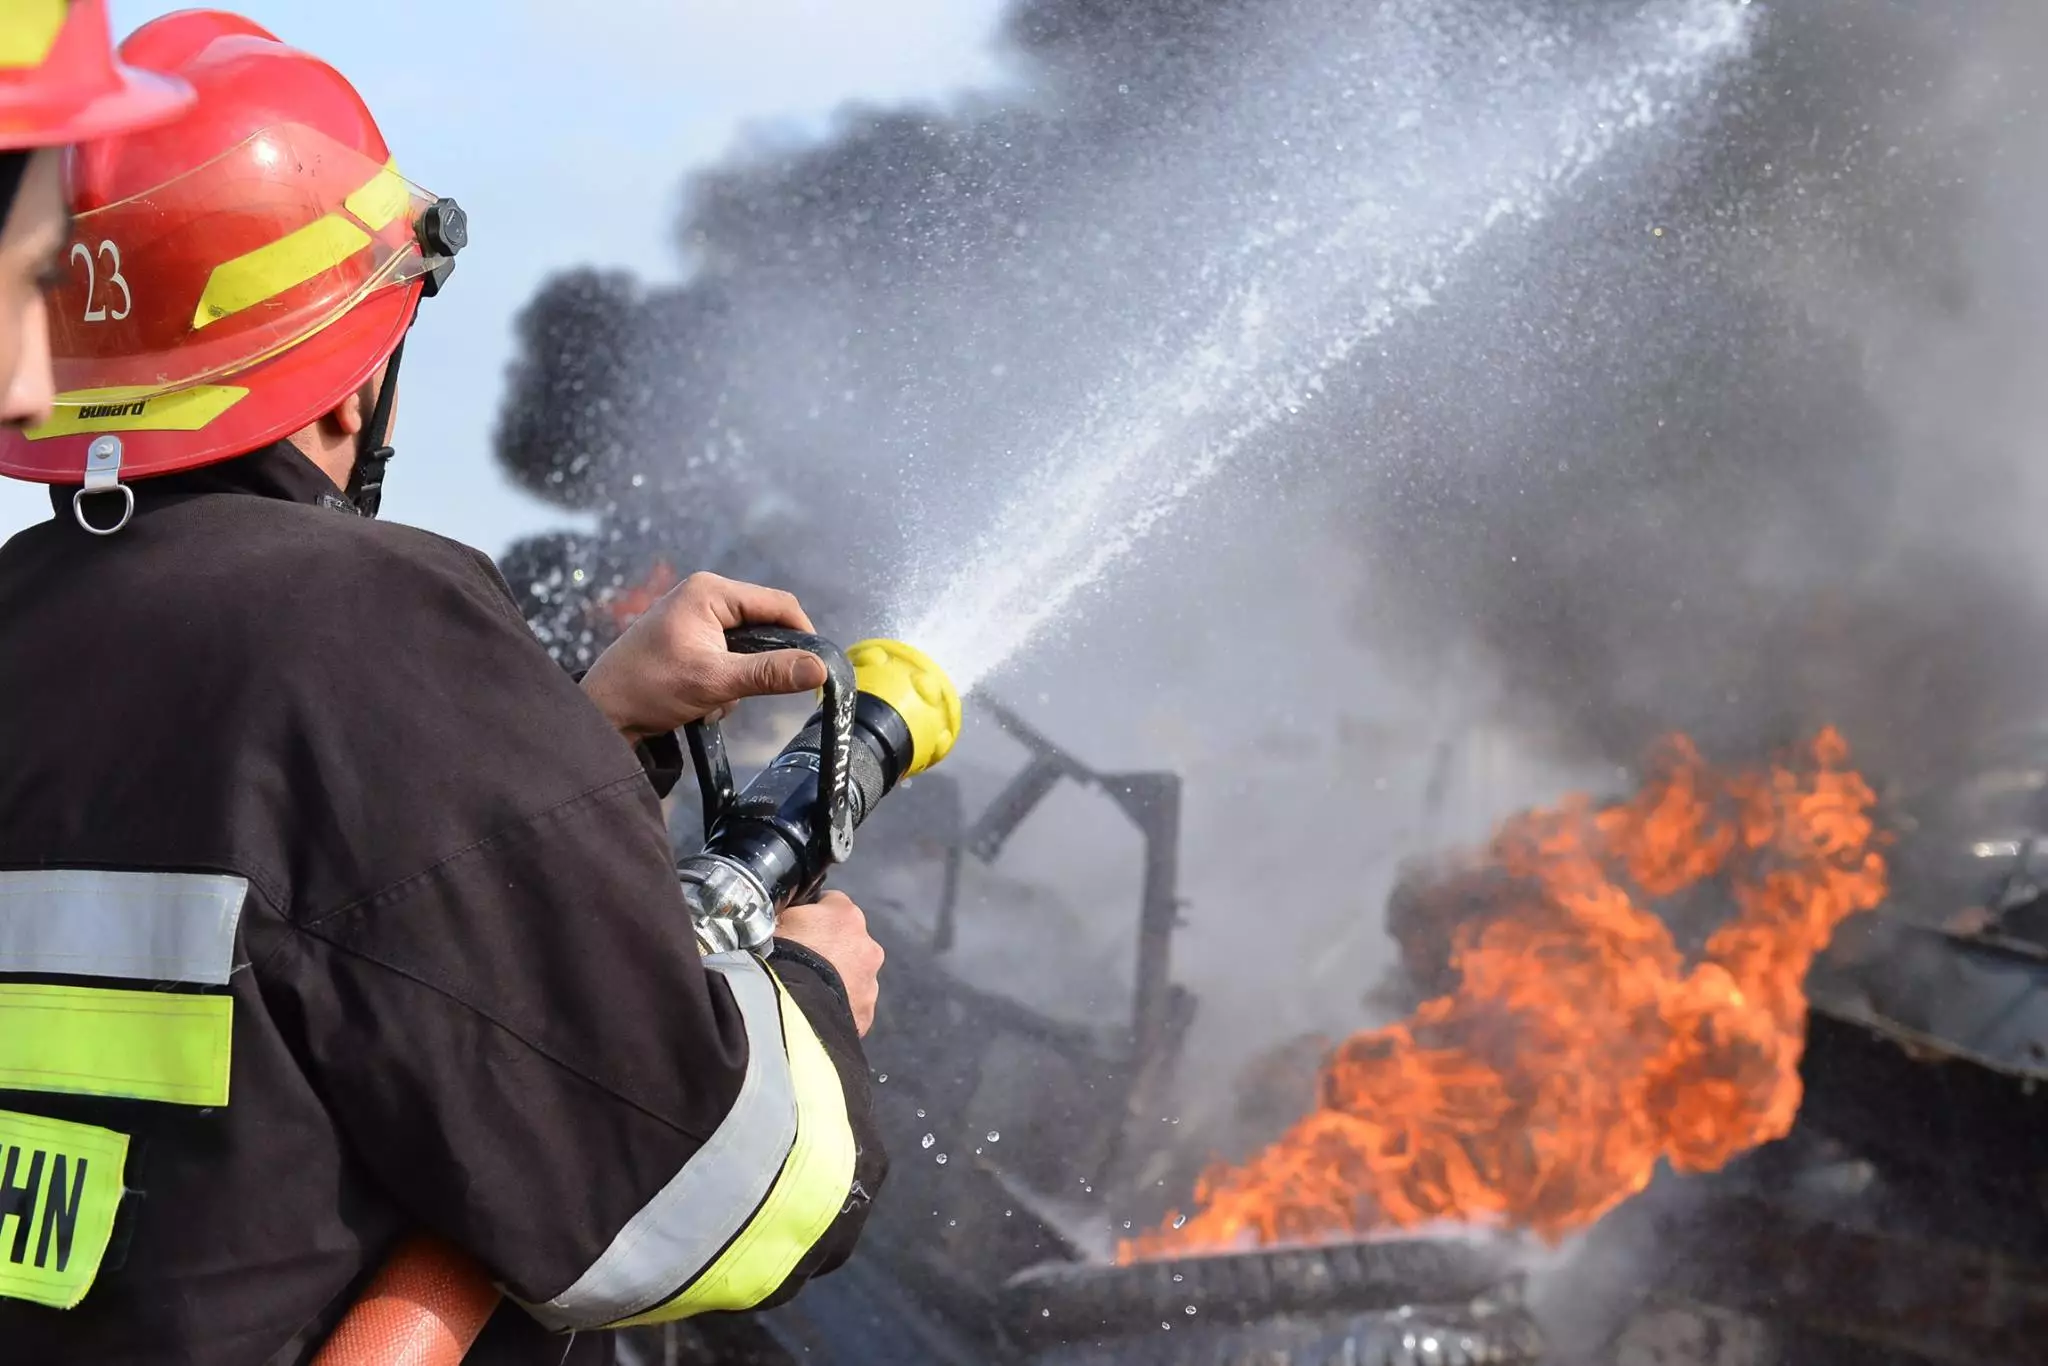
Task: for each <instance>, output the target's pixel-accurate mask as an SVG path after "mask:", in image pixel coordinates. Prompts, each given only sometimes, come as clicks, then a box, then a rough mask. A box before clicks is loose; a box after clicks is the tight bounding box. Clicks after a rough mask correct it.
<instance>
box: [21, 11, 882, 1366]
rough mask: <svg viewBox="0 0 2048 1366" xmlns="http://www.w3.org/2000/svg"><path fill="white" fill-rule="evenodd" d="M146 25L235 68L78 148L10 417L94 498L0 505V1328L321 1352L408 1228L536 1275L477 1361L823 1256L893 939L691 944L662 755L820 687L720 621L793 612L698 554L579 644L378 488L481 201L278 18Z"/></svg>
mask: <svg viewBox="0 0 2048 1366" xmlns="http://www.w3.org/2000/svg"><path fill="white" fill-rule="evenodd" d="M122 52H123V55H124V56H125V57H126V58H127V60H129V61H132V62H136V63H138V64H141V65H145V66H148V67H151V68H153V69H159V70H168V71H171V72H174V73H175V74H177V75H178V76H179V77H181V78H182V79H183V80H185V81H186V82H188V83H189V84H190V85H191V87H192V88H193V89H194V90H195V91H196V92H197V102H196V104H195V105H194V107H193V108H192V109H191V110H190V111H189V112H188V113H187V114H185V115H184V116H183V117H181V118H179V119H178V120H177V121H175V122H173V123H170V124H167V125H165V126H163V127H161V128H157V129H153V130H150V131H147V132H142V133H136V134H130V135H127V136H124V137H120V138H116V139H113V140H110V141H106V142H101V143H95V144H93V145H91V146H89V147H85V148H81V149H80V150H79V152H78V153H77V154H76V156H75V158H74V160H73V162H72V164H71V166H70V170H69V179H68V187H67V188H68V194H69V198H70V204H71V208H72V211H73V213H74V214H75V216H76V218H75V228H74V232H73V234H72V236H73V240H75V241H77V242H81V243H88V244H90V245H91V248H92V249H91V251H90V252H89V253H78V255H79V257H80V259H79V262H78V266H77V269H76V270H75V271H68V272H66V273H65V274H63V276H62V277H61V279H60V280H59V281H58V283H57V284H56V285H55V287H54V289H53V291H52V294H51V299H52V328H53V348H54V358H55V366H56V374H57V380H58V386H59V389H60V392H59V393H58V395H57V398H56V402H55V408H54V415H53V416H52V417H51V418H50V420H49V421H47V422H45V423H43V424H41V425H40V426H37V427H34V428H32V429H30V430H27V431H25V432H6V433H0V472H4V473H6V474H8V475H11V476H14V477H17V478H22V479H29V480H36V481H41V482H44V483H47V484H49V485H51V486H52V499H53V507H54V510H55V513H56V515H55V516H54V518H53V519H52V520H50V521H48V522H45V523H43V524H40V525H38V526H35V527H33V528H30V529H29V530H27V531H24V532H22V533H21V534H19V535H17V536H16V537H15V538H14V539H13V540H11V541H9V542H8V543H7V544H6V546H5V547H4V549H0V697H4V698H5V699H6V701H7V705H6V707H5V708H0V713H4V714H0V755H4V756H5V759H4V762H0V1358H4V1359H5V1360H7V1361H9V1362H14V1361H19V1362H23V1363H28V1362H37V1363H42V1362H51V1363H54V1362H93V1363H96V1364H97V1366H114V1364H115V1363H170V1362H179V1363H184V1362H205V1363H209V1366H236V1363H246V1364H247V1366H258V1364H259V1363H295V1362H301V1361H304V1360H306V1359H307V1358H308V1357H309V1356H310V1354H311V1353H312V1352H313V1351H314V1350H315V1349H316V1348H317V1346H318V1344H319V1343H320V1342H321V1340H322V1339H323V1338H324V1337H325V1336H326V1334H327V1333H328V1331H329V1329H330V1328H331V1326H332V1325H333V1324H334V1322H335V1321H336V1319H337V1318H338V1317H339V1316H340V1315H341V1314H342V1313H343V1312H344V1311H345V1310H346V1308H347V1307H348V1305H349V1303H350V1302H351V1300H352V1299H353V1298H354V1297H355V1295H356V1294H357V1293H358V1292H359V1291H360V1290H361V1288H362V1287H363V1284H364V1282H365V1280H366V1279H367V1277H368V1276H369V1275H370V1274H371V1273H372V1271H373V1270H374V1269H375V1267H376V1266H377V1265H378V1264H379V1263H380V1262H381V1261H382V1259H383V1258H384V1257H385V1256H386V1254H387V1253H388V1252H389V1251H390V1250H391V1249H392V1248H393V1247H394V1245H396V1244H397V1243H398V1242H399V1241H400V1240H401V1239H402V1238H404V1237H405V1236H407V1235H408V1234H410V1233H411V1232H413V1231H418V1230H425V1231H429V1232H432V1233H434V1234H437V1235H440V1236H441V1237H443V1238H445V1239H446V1240H448V1241H450V1242H452V1243H454V1244H456V1245H458V1246H459V1247H461V1248H463V1249H465V1250H466V1251H467V1252H469V1253H470V1254H472V1255H473V1256H474V1257H475V1258H476V1259H477V1260H478V1261H479V1262H481V1263H482V1264H483V1266H484V1267H485V1268H486V1269H487V1270H488V1271H489V1273H490V1275H491V1276H492V1278H493V1279H494V1280H495V1281H496V1282H497V1283H498V1284H500V1285H501V1286H503V1287H504V1289H505V1290H506V1292H507V1294H508V1296H509V1305H508V1307H507V1308H506V1309H503V1310H501V1312H500V1313H499V1315H498V1316H497V1319H496V1320H494V1322H493V1323H492V1325H491V1326H490V1328H489V1329H487V1330H486V1334H485V1337H484V1339H483V1340H482V1342H480V1344H479V1346H478V1348H477V1350H476V1351H475V1353H474V1354H473V1359H474V1360H476V1361H480V1362H486V1363H490V1362H529V1361H530V1362H535V1363H540V1362H546V1363H549V1366H555V1364H556V1363H561V1362H576V1363H581V1362H598V1361H606V1360H609V1359H611V1348H610V1338H611V1335H610V1334H609V1333H603V1332H597V1331H595V1330H599V1329H604V1328H608V1327H613V1326H617V1325H620V1324H623V1323H627V1322H633V1323H641V1322H659V1321H662V1320H665V1319H671V1318H678V1317H682V1316H687V1315H692V1314H697V1313H702V1312H705V1311H708V1310H744V1309H749V1308H753V1307H756V1306H760V1305H765V1304H770V1303H773V1302H775V1301H777V1300H779V1299H781V1298H782V1297H785V1296H787V1295H789V1294H791V1293H794V1291H795V1289H796V1288H797V1287H798V1286H799V1285H800V1284H801V1283H802V1282H803V1281H804V1280H805V1279H806V1278H808V1277H810V1276H812V1275H815V1274H817V1273H819V1272H821V1271H825V1270H828V1269H830V1268H832V1267H833V1266H835V1265H836V1264H837V1263H839V1262H840V1261H841V1260H843V1259H844V1258H845V1257H846V1255H847V1254H848V1252H849V1250H850V1248H851V1245H852V1243H853V1240H854V1238H855V1237H856V1235H857V1233H858V1230H859V1226H860V1225H861V1223H862V1221H863V1219H864V1217H865V1213H866V1210H867V1206H868V1200H869V1197H870V1196H871V1195H872V1194H873V1193H874V1191H875V1190H876V1188H877V1186H878V1184H879V1182H880V1181H881V1179H882V1175H883V1171H884V1165H885V1164H884V1159H883V1155H882V1152H881V1148H880V1146H879V1144H878V1142H877V1140H876V1136H875V1132H874V1127H873V1121H872V1118H871V1115H870V1105H869V1095H868V1090H867V1069H866V1064H865V1062H864V1060H863V1058H862V1055H861V1045H860V1041H859V1035H860V1033H861V1032H863V1031H864V1029H865V1026H866V1023H867V1021H868V1020H869V1019H870V1018H871V1016H872V1011H873V1008H874V1001H875V978H876V973H877V970H878V967H879V964H880V959H881V951H880V949H879V948H877V947H876V946H875V945H874V943H873V941H872V940H871V939H869V938H868V936H867V934H866V931H865V928H864V925H863V922H862V920H861V917H860V913H859V911H858V909H857V908H856V907H854V906H853V904H852V903H851V902H849V901H847V900H845V899H844V898H843V897H833V898H828V899H827V900H826V901H824V902H822V903H821V904H819V905H816V906H811V907H804V908H799V909H797V910H796V911H793V912H791V913H790V915H788V916H787V917H785V919H784V922H783V927H782V930H783V937H782V938H780V939H778V940H777V941H776V942H775V944H774V946H773V951H772V953H770V954H769V955H767V956H766V957H756V956H752V955H746V954H736V955H720V956H714V957H711V958H708V959H705V958H700V956H699V953H698V950H697V948H696V944H695V941H694V938H693V935H692V931H691V927H690V925H689V924H688V922H687V918H686V916H685V914H684V912H683V909H682V902H681V899H680V896H679V893H678V889H677V886H676V880H675V876H674V872H673V869H672V866H671V860H670V851H669V845H668V841H667V836H666V832H665V830H664V828H663V825H662V821H661V817H660V812H659V808H658V804H657V792H656V787H655V785H654V784H653V783H651V782H650V780H649V774H650V771H651V770H654V769H659V768H662V767H663V766H665V765H673V764H675V763H676V762H677V759H676V755H675V753H674V747H673V736H672V735H670V734H669V733H670V732H671V731H672V730H673V728H674V727H675V726H677V725H678V724H680V723H682V722H685V721H688V720H691V719H693V718H695V717H698V716H702V715H705V714H707V713H710V712H714V711H717V710H719V709H722V708H724V707H727V706H729V705H731V704H732V703H733V702H734V701H736V700H737V699H739V698H741V697H743V696H746V695H750V694H757V693H762V692H776V691H780V692H791V691H798V690H802V689H806V688H810V687H815V686H817V685H818V684H820V683H822V681H823V670H822V666H820V665H819V664H818V662H817V661H816V660H814V659H811V658H810V657H809V656H806V655H800V654H788V653H783V654H774V655H763V656H760V657H758V658H741V657H738V656H732V655H728V654H726V653H724V640H723V635H722V628H724V627H726V626H729V625H733V624H737V623H740V622H748V621H751V622H771V623H778V624H782V625H789V626H796V627H799V628H803V627H806V626H807V623H806V621H805V619H804V616H803V613H802V612H801V610H800V609H799V608H798V607H797V605H796V604H795V602H794V600H793V599H789V598H787V597H785V596H783V595H779V594H775V593H771V592H769V591H767V590H764V589H757V588H750V587H747V586H744V585H738V584H731V583H726V582H724V581H722V580H717V579H712V578H709V577H706V576H698V577H695V578H692V579H689V580H686V581H685V582H684V583H683V584H682V585H681V586H680V587H678V588H677V589H676V590H674V591H673V592H672V593H670V594H669V595H668V596H667V597H665V598H664V599H662V601H661V602H660V603H659V604H658V605H657V606H656V607H655V608H654V609H653V610H652V611H651V612H650V613H649V614H648V616H646V617H645V618H643V619H642V620H641V621H640V622H639V623H637V624H636V625H635V626H634V627H633V628H632V629H630V630H629V631H628V632H627V633H626V634H625V636H624V637H622V638H621V640H620V641H619V642H618V643H617V644H616V645H615V646H613V648H612V649H611V650H610V651H609V652H607V653H606V654H605V655H604V656H603V657H602V658H600V660H599V661H598V662H597V664H596V666H595V667H594V668H593V669H592V670H591V672H590V674H589V676H588V677H587V678H586V679H585V680H583V686H581V687H579V686H578V684H577V682H576V681H574V680H572V679H571V678H570V677H569V676H568V675H567V674H565V673H563V672H562V671H561V670H560V669H558V668H557V667H556V666H555V665H554V664H553V663H552V662H551V661H550V659H549V658H548V656H547V654H546V653H545V652H544V651H543V650H542V648H541V647H540V645H539V644H538V643H537V642H536V641H535V640H534V639H533V637H532V635H531V633H530V632H529V631H528V630H527V628H526V626H525V624H524V622H523V621H522V620H521V618H520V615H519V613H518V611H517V610H516V608H515V606H514V604H513V601H512V598H511V596H510V594H509V593H508V591H507V589H506V586H505V584H504V582H503V581H502V580H501V579H500V578H499V577H498V576H497V574H496V571H495V570H494V569H493V568H492V566H491V564H490V562H489V560H488V559H487V558H486V557H485V556H483V555H482V554H480V553H479V552H477V551H474V550H471V549H468V548H467V547H464V546H461V545H457V544H455V543H453V542H451V541H447V540H443V539H441V538H439V537H436V536H432V535H429V534H426V533H424V532H420V531H417V530H413V529H410V528H406V527H401V526H396V525H392V524H389V523H385V522H380V521H377V520H375V519H374V516H373V514H374V513H375V511H376V507H377V501H378V491H379V488H380V486H381V483H382V478H383V469H384V464H385V462H386V461H387V460H388V459H389V458H390V455H391V451H390V448H389V447H388V446H387V445H386V444H385V438H386V434H387V432H388V430H389V424H390V421H391V415H392V408H393V398H394V394H395V390H396V373H397V370H398V368H399V355H400V350H401V344H402V342H403V340H404V338H405V336H406V334H407V332H408V329H409V328H410V327H411V326H412V324H413V321H414V314H415V310H416V309H417V308H419V307H420V305H421V301H422V299H423V298H426V297H428V296H431V295H433V294H434V293H435V292H437V291H438V290H439V289H440V287H441V286H442V285H443V284H444V283H445V282H446V281H447V279H448V273H449V270H450V268H451V267H452V265H453V263H454V257H455V254H456V252H457V251H458V250H459V249H460V248H461V247H462V245H463V243H464V241H465V240H466V229H465V225H464V222H463V220H462V217H461V215H460V211H459V210H458V209H457V207H456V206H455V205H454V204H453V202H452V201H449V200H445V199H438V198H436V197H435V196H433V195H431V194H429V193H427V192H426V191H424V190H422V189H420V188H419V187H418V186H416V185H414V184H412V183H411V182H409V181H407V180H406V179H404V178H403V176H402V174H401V172H402V169H403V167H402V164H401V163H398V162H395V161H394V160H393V158H392V156H391V153H390V150H389V149H388V148H387V147H386V145H385V142H384V139H383V137H382V135H381V134H380V133H379V132H378V129H377V125H376V123H375V121H374V120H373V119H372V117H371V116H370V114H369V112H368V110H367V109H366V108H365V106H364V104H363V102H362V100H361V98H360V97H359V96H358V94H357V93H356V91H355V90H354V89H353V88H351V86H350V85H349V84H348V82H347V81H346V80H344V79H343V77H342V76H341V75H339V74H338V73H337V72H336V71H335V70H334V69H333V68H331V67H329V66H328V65H326V64H325V63H323V62H321V61H320V60H318V59H317V58H315V57H313V56H310V55H308V54H306V53H304V52H301V51H296V50H294V49H293V48H291V47H289V46H287V45H286V44H284V43H282V42H280V41H279V40H277V39H276V38H274V37H273V36H272V35H271V34H269V33H268V32H266V31H264V30H263V29H261V28H259V27H257V26H256V25H254V24H252V23H249V22H247V21H246V20H243V19H239V18H236V17H234V16H231V15H226V14H221V13H217V12H202V11H192V12H185V13H182V14H177V15H172V16H168V17H166V18H163V19H160V20H157V21H155V22H154V23H152V24H150V25H147V26H145V27H144V28H143V29H141V30H140V31H138V32H137V33H136V34H135V36H134V37H133V38H131V39H130V40H129V41H128V43H126V44H124V45H123V48H122ZM532 211H533V212H534V213H537V214H546V213H559V214H565V215H566V214H574V213H578V212H585V211H588V210H587V208H578V207H577V206H574V205H565V204H558V203H556V202H554V201H553V200H551V199H550V198H548V197H547V196H546V195H544V194H540V193H536V195H535V197H534V199H533V208H532ZM87 256H89V257H90V266H91V269H87V264H88V262H87V260H86V258H87ZM429 311H431V307H430V306H429ZM664 738H666V741H667V745H666V746H665V752H664V753H661V754H655V753H654V752H653V751H654V744H653V743H652V742H656V741H660V740H663V739H664ZM633 740H641V741H648V742H650V743H648V744H646V745H643V747H642V748H643V751H645V752H644V753H643V754H642V756H641V757H639V758H636V754H635V749H634V747H633V745H632V743H631V741H633ZM563 1334H567V1335H570V1336H569V1337H568V1339H567V1341H566V1342H565V1341H564V1339H563V1337H562V1336H561V1335H563Z"/></svg>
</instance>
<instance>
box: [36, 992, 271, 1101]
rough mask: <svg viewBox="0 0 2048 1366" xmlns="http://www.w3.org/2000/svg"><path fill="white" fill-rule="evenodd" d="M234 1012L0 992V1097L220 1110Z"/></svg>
mask: <svg viewBox="0 0 2048 1366" xmlns="http://www.w3.org/2000/svg"><path fill="white" fill-rule="evenodd" d="M234 1011H235V1002H234V998H233V997H230V996H181V995H174V994H172V993H169V992H162V991H115V990H111V989H108V988H104V987H45V986H13V985H5V986H0V1090H16V1091H61V1092H64V1093H66V1094H69V1095H79V1096H117V1097H120V1098H121V1099H123V1100H161V1101H168V1102H170V1103H172V1104H174V1105H209V1106H212V1105H225V1104H227V1103H228V1060H229V1050H230V1047H231V1045H232V1042H233V1033H234V1019H235V1014H234Z"/></svg>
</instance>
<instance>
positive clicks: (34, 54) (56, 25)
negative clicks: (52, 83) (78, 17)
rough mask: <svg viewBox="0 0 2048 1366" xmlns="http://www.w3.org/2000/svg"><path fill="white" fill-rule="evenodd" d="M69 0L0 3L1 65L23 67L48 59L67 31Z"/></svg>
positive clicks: (33, 65)
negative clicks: (65, 25) (59, 36)
mask: <svg viewBox="0 0 2048 1366" xmlns="http://www.w3.org/2000/svg"><path fill="white" fill-rule="evenodd" d="M70 9H71V4H70V0H4V3H0V67H5V68H8V69H10V70H20V69H22V68H24V67H38V66H41V65H42V64H43V63H44V62H45V61H47V60H48V59H49V56H50V49H51V48H53V47H55V46H56V45H57V35H58V34H60V33H62V32H63V31H64V20H65V18H66V16H67V15H68V14H69V12H70Z"/></svg>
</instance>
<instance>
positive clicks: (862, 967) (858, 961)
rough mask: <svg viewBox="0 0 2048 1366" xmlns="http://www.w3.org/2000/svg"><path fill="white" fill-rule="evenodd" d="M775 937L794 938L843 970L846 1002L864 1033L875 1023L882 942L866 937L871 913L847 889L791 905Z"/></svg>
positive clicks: (779, 924)
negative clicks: (850, 896)
mask: <svg viewBox="0 0 2048 1366" xmlns="http://www.w3.org/2000/svg"><path fill="white" fill-rule="evenodd" d="M775 937H776V938H778V939H794V940H795V941H796V942H797V943H799V944H801V945H803V946H804V947H805V948H807V949H809V950H810V951H811V952H812V953H815V954H817V955H818V957H820V958H822V959H824V960H825V961H826V962H828V963H830V964H831V965H832V966H833V967H834V968H836V969H837V970H838V972H839V980H840V981H842V982H844V983H845V984H846V1003H847V1004H848V1005H850V1006H852V1007H853V1022H854V1024H855V1026H857V1027H858V1028H859V1030H860V1032H861V1036H862V1037H863V1038H865V1037H866V1036H867V1032H868V1030H869V1029H871V1028H872V1027H873V1026H874V1023H875V997H876V995H877V994H878V993H879V992H880V991H881V982H880V981H879V980H878V979H879V977H880V975H881V972H882V946H881V945H880V944H877V943H876V942H875V941H874V940H873V939H870V938H869V937H868V918H867V916H865V915H863V914H862V913H861V909H860V907H858V906H856V905H854V904H853V902H852V901H851V900H850V899H849V898H848V897H847V895H846V893H844V892H827V893H825V895H824V896H822V897H820V898H819V899H818V900H817V901H816V902H815V903H813V904H812V905H809V906H791V907H790V908H789V909H788V910H786V911H784V912H783V913H782V914H781V915H780V916H778V917H776V921H775Z"/></svg>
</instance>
